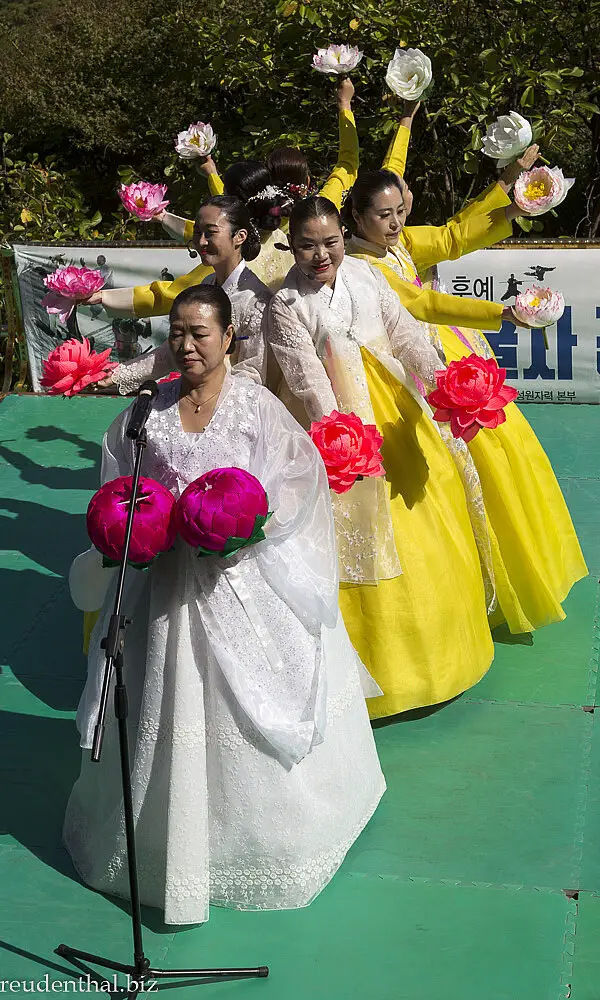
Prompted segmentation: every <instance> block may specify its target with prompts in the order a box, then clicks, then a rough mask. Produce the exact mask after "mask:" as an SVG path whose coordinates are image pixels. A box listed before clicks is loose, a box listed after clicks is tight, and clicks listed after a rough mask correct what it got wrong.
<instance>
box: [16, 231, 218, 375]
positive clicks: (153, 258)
mask: <svg viewBox="0 0 600 1000" xmlns="http://www.w3.org/2000/svg"><path fill="white" fill-rule="evenodd" d="M13 250H14V255H15V263H16V268H17V276H18V279H19V291H20V294H21V304H22V308H23V324H24V327H25V339H26V341H27V350H28V353H29V366H30V370H31V381H32V387H33V389H34V391H35V392H40V389H41V387H40V378H41V377H42V361H43V360H44V359H45V358H47V357H48V355H49V353H50V351H52V350H53V349H54V348H55V347H56V346H57V344H59V343H60V342H61V341H63V340H69V338H70V337H72V336H73V335H74V334H75V328H74V325H73V323H74V320H75V316H72V317H71V318H70V319H69V320H68V321H67V326H62V325H61V323H60V322H59V319H58V316H49V315H48V313H47V312H46V310H45V308H44V306H43V305H42V304H41V303H42V299H43V297H44V295H45V294H46V287H45V285H44V281H43V279H44V277H45V275H47V274H51V273H52V272H53V271H55V270H56V268H57V267H63V266H65V265H67V264H75V265H76V266H77V267H82V266H85V267H93V268H97V269H99V270H100V271H101V272H102V274H103V277H104V279H105V281H104V285H105V288H124V287H129V286H131V285H146V284H149V283H150V282H151V281H157V280H166V281H169V280H172V279H173V278H174V277H177V276H178V275H180V274H186V273H187V271H191V270H192V268H193V267H194V266H195V265H197V264H198V263H199V261H198V260H196V261H193V260H191V258H190V255H189V254H188V252H187V250H186V249H185V247H178V246H176V244H174V243H173V244H168V243H165V245H164V247H136V245H135V244H132V245H131V246H128V247H114V248H113V247H89V246H88V247H60V246H52V247H42V246H35V247H34V246H26V245H23V244H14V245H13ZM76 322H77V327H78V329H79V332H80V333H81V335H82V336H84V337H89V338H90V339H91V340H92V341H93V347H94V349H95V350H97V351H102V350H105V349H106V348H107V347H110V348H112V349H113V353H112V355H111V356H112V358H113V360H115V361H125V360H127V359H128V358H131V357H135V356H136V354H140V353H142V352H145V351H149V350H152V348H153V347H156V346H157V345H158V344H160V343H162V342H163V340H165V338H166V337H167V333H168V322H167V317H166V316H157V317H154V318H153V319H152V320H149V319H138V320H136V319H113V318H109V317H108V316H107V314H106V313H105V311H104V309H103V308H102V306H87V307H85V306H79V307H78V309H77V313H76Z"/></svg>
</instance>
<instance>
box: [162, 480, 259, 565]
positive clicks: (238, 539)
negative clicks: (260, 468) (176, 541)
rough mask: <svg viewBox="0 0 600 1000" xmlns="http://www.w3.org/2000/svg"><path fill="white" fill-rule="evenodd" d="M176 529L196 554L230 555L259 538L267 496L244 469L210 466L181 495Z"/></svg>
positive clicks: (257, 482)
mask: <svg viewBox="0 0 600 1000" xmlns="http://www.w3.org/2000/svg"><path fill="white" fill-rule="evenodd" d="M175 516H176V521H177V530H178V531H179V534H180V535H181V537H182V538H183V540H184V541H185V542H187V543H188V545H191V546H192V547H193V548H195V549H197V550H198V555H204V556H207V555H221V556H228V555H233V553H234V552H238V551H239V550H240V549H241V548H244V547H245V546H247V545H252V544H254V542H259V541H262V540H263V539H264V537H265V534H264V532H263V530H262V529H263V527H264V525H265V524H266V522H267V521H268V519H269V518H270V516H271V515H270V514H269V498H268V497H267V494H266V493H265V490H264V488H263V486H262V485H261V484H260V482H259V481H258V479H257V478H256V477H255V476H253V475H252V474H251V473H250V472H246V471H245V469H236V468H232V469H213V470H212V471H211V472H205V473H204V475H203V476H200V477H199V478H198V479H196V480H194V482H193V483H190V485H189V486H188V487H187V489H186V490H184V492H183V493H182V494H181V496H180V498H179V501H178V503H177V511H176V515H175Z"/></svg>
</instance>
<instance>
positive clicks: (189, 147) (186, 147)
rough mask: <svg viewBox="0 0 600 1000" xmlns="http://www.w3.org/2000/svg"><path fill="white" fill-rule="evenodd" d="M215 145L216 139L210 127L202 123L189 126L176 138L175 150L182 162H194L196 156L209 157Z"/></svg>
mask: <svg viewBox="0 0 600 1000" xmlns="http://www.w3.org/2000/svg"><path fill="white" fill-rule="evenodd" d="M216 145H217V137H216V135H215V133H214V132H213V130H212V126H211V125H208V124H205V123H204V122H196V124H195V125H190V127H189V128H188V129H186V130H185V132H180V133H179V135H178V136H177V142H176V143H175V149H176V150H177V152H178V153H179V155H180V157H181V158H182V160H194V159H195V158H196V157H198V156H209V154H210V153H212V151H213V149H214V148H215V146H216Z"/></svg>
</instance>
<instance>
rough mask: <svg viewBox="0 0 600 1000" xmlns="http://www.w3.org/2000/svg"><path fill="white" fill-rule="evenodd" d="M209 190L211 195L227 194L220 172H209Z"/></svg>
mask: <svg viewBox="0 0 600 1000" xmlns="http://www.w3.org/2000/svg"><path fill="white" fill-rule="evenodd" d="M208 190H209V191H210V193H211V195H213V196H214V195H217V194H225V185H224V184H223V179H222V177H221V175H220V174H216V173H215V174H209V175H208Z"/></svg>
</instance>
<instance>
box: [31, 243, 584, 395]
mask: <svg viewBox="0 0 600 1000" xmlns="http://www.w3.org/2000/svg"><path fill="white" fill-rule="evenodd" d="M13 249H14V253H15V260H16V266H17V274H18V279H19V288H20V292H21V300H22V306H23V320H24V325H25V337H26V339H27V347H28V351H29V363H30V368H31V378H32V383H33V388H34V390H35V391H36V392H39V391H40V385H39V379H40V377H41V373H42V360H43V359H44V358H46V357H47V356H48V354H49V353H50V351H51V350H52V349H53V348H54V347H56V345H57V344H58V343H59V342H60V341H62V340H68V339H69V337H72V336H73V334H74V328H73V321H72V320H70V321H68V324H67V327H63V326H61V325H60V323H59V321H58V317H56V316H49V315H48V314H47V313H46V310H45V309H44V307H43V306H42V305H41V301H42V298H43V297H44V294H45V292H46V288H45V286H44V283H43V278H44V276H45V275H47V274H50V273H51V272H52V271H54V270H55V269H56V268H57V267H59V266H63V265H65V264H76V265H78V266H81V265H85V266H87V267H94V268H99V269H100V270H101V271H102V273H103V275H104V277H105V286H106V287H107V288H119V287H129V286H131V285H143V284H148V283H149V282H151V281H156V280H167V281H168V280H170V279H172V278H173V277H174V276H175V277H176V276H178V275H180V274H185V273H187V272H188V271H190V270H191V269H192V268H193V267H194V266H195V265H196V264H197V263H198V261H193V260H191V259H190V256H189V254H188V252H187V250H186V249H185V248H182V247H178V246H176V245H175V244H169V243H165V244H164V246H161V247H140V246H136V245H135V244H131V245H130V246H127V247H116V248H112V247H81V248H78V247H55V246H54V247H42V246H40V247H37V246H36V247H32V246H26V245H19V244H15V246H14V248H13ZM438 270H439V278H440V283H441V287H442V288H443V290H444V291H447V292H450V293H453V294H454V295H461V296H472V297H474V298H479V299H481V298H484V299H490V300H494V301H496V302H504V303H505V304H506V305H512V304H513V303H514V301H515V295H516V294H517V292H518V291H521V290H525V289H527V288H528V287H529V286H530V285H532V284H540V285H547V286H549V287H551V288H553V289H556V290H557V291H560V292H562V293H563V295H564V297H565V303H566V309H565V312H564V315H563V317H562V319H560V320H559V322H558V324H556V325H555V326H553V327H548V329H547V331H546V333H547V337H548V349H546V347H545V344H544V335H543V332H542V331H541V330H525V329H522V328H520V327H515V326H514V324H513V323H507V322H504V323H503V325H502V329H501V331H500V332H499V333H492V332H487V331H486V336H487V337H488V340H489V341H490V344H491V345H492V348H493V350H494V351H495V353H496V357H497V358H498V363H499V364H500V365H501V366H502V367H504V368H506V369H507V377H508V379H509V381H510V382H511V384H512V385H514V386H515V387H516V388H517V389H518V390H519V400H520V401H522V402H539V403H549V402H550V403H599V402H600V374H599V373H600V280H599V278H598V276H599V274H600V249H584V248H581V249H562V248H557V249H543V250H536V249H535V248H528V249H522V250H521V249H518V250H517V249H515V250H512V249H509V248H507V249H503V250H479V251H478V252H477V253H472V254H469V255H468V256H466V257H462V258H461V259H460V260H458V261H446V262H444V263H443V264H440V266H439V269H438ZM77 325H78V328H79V331H80V333H81V334H82V335H83V336H84V337H89V338H91V339H93V341H94V347H95V349H96V350H103V349H105V348H107V347H111V348H113V354H112V357H113V359H114V360H127V359H128V358H130V357H135V355H136V354H139V353H141V352H144V351H147V350H151V349H152V348H153V347H155V346H156V345H157V344H159V343H161V342H162V341H163V340H164V339H165V337H166V336H167V318H166V316H158V317H154V318H153V319H152V320H148V319H142V320H131V319H129V320H128V319H109V318H108V317H107V315H106V313H105V312H104V310H103V309H102V308H101V307H100V306H92V307H79V308H78V309H77Z"/></svg>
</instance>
